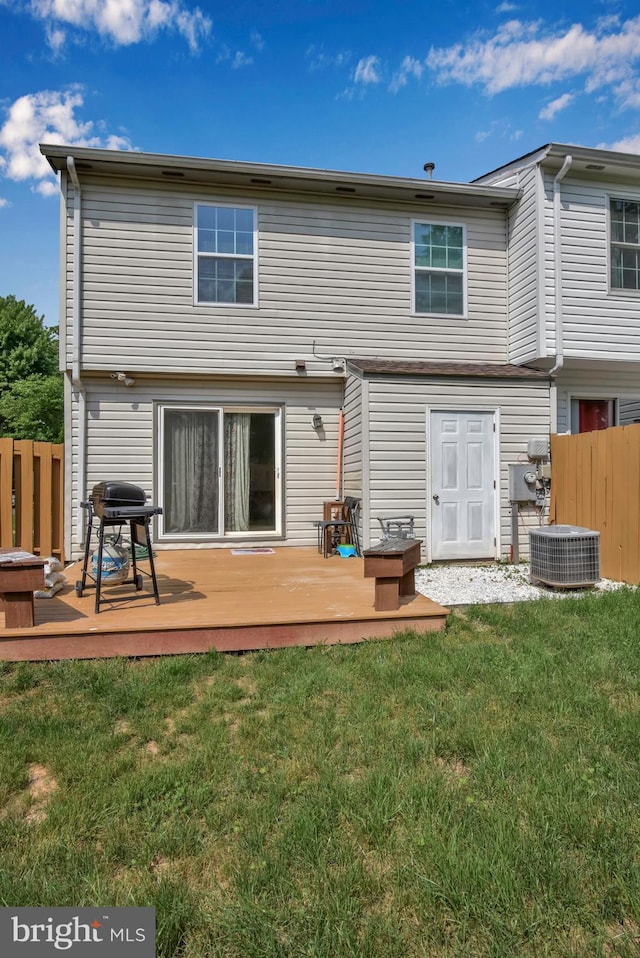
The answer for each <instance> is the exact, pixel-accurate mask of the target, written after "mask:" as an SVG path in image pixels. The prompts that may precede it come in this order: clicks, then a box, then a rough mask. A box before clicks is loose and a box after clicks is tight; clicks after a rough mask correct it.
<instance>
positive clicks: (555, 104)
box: [538, 93, 575, 120]
mask: <svg viewBox="0 0 640 958" xmlns="http://www.w3.org/2000/svg"><path fill="white" fill-rule="evenodd" d="M574 100H575V96H574V95H573V93H563V94H562V96H559V97H557V98H556V99H555V100H551V102H550V103H547V105H546V106H545V107H543V108H542V109H541V110H540V112H539V113H538V119H539V120H553V118H554V117H555V116H556V114H558V113H560V112H561V111H562V110H566V108H567V107H568V106H570V104H571V103H573V101H574Z"/></svg>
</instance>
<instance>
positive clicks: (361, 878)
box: [0, 590, 640, 958]
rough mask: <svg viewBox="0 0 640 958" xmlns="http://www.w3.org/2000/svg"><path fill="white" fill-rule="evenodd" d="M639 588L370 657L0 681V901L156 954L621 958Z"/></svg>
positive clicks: (634, 786)
mask: <svg viewBox="0 0 640 958" xmlns="http://www.w3.org/2000/svg"><path fill="white" fill-rule="evenodd" d="M639 693H640V595H638V594H636V593H634V592H632V591H630V590H624V591H622V592H619V593H616V594H606V595H600V596H589V597H586V598H585V599H578V600H572V599H568V600H565V601H553V600H551V601H550V600H542V601H540V602H536V603H532V602H527V603H522V604H520V605H518V606H513V607H496V606H486V607H476V608H473V609H471V610H469V611H467V612H466V613H464V614H459V615H454V616H453V617H452V619H451V624H450V627H449V629H448V631H447V632H446V633H440V634H427V635H425V636H418V635H413V634H405V635H402V636H400V637H398V638H397V639H395V640H393V641H391V642H371V643H365V644H363V645H359V646H345V647H330V648H314V649H310V650H304V649H286V650H280V651H274V652H269V653H267V652H259V653H251V654H247V655H235V656H234V655H227V656H220V655H217V654H210V655H203V656H183V657H175V658H162V659H155V660H147V661H145V660H143V661H125V660H108V661H99V662H61V663H50V664H46V663H43V664H15V665H14V664H0V902H1V903H2V904H4V905H49V906H53V905H76V906H79V905H90V904H93V905H100V906H105V905H112V906H113V905H155V907H156V910H157V925H158V954H159V955H160V956H163V958H169V956H174V955H176V956H178V955H179V956H183V958H205V956H221V958H298V956H312V958H316V956H318V958H343V956H354V958H412V956H424V958H440V956H470V958H484V956H487V958H489V956H491V958H498V956H504V958H528V956H531V958H533V956H535V958H541V956H554V958H555V956H569V955H571V956H579V958H583V956H601V955H602V956H609V955H613V956H638V954H640V694H639Z"/></svg>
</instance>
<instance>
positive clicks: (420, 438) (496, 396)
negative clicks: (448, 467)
mask: <svg viewBox="0 0 640 958" xmlns="http://www.w3.org/2000/svg"><path fill="white" fill-rule="evenodd" d="M369 396H370V402H369V418H370V436H371V439H370V447H371V455H370V470H371V471H370V487H369V488H370V511H371V520H370V525H369V529H368V532H369V537H370V538H371V539H373V540H375V539H377V537H378V534H379V527H378V523H377V521H376V518H375V517H376V516H377V515H393V514H396V515H401V514H407V513H409V514H412V515H414V516H415V517H416V535H417V537H418V538H420V539H423V540H425V542H426V541H427V539H428V537H429V536H430V529H429V520H428V511H427V505H428V504H427V498H426V496H427V475H428V469H429V462H428V453H427V413H428V409H429V408H432V409H460V410H478V411H480V410H486V411H494V410H499V416H498V430H499V439H500V448H499V458H500V475H499V476H498V477H496V479H498V481H499V495H500V542H501V554H502V555H503V556H507V555H508V554H509V546H510V538H511V531H510V517H511V512H510V505H509V501H508V500H509V476H508V473H509V470H508V464H509V463H512V462H518V461H522V458H523V456H525V455H526V449H527V440H528V439H529V438H530V437H532V436H548V435H549V389H548V384H547V383H546V382H545V381H542V382H538V383H533V382H528V383H521V382H515V383H514V382H510V383H505V382H501V381H495V380H493V381H487V380H473V381H464V382H461V381H460V380H455V379H451V380H449V379H440V378H438V379H433V380H431V381H428V380H425V379H423V380H418V379H415V380H413V379H409V378H408V377H407V378H406V379H405V378H403V379H402V380H398V381H395V380H390V379H385V380H382V379H380V380H372V381H371V382H370V383H369ZM539 518H540V517H539V515H538V514H537V513H536V512H535V510H534V509H529V510H525V512H524V513H523V520H522V523H521V535H520V538H521V542H520V545H521V549H522V550H523V553H524V552H526V549H527V547H528V542H527V541H526V539H527V537H526V534H525V532H524V531H523V530H524V526H525V525H526V523H527V522H534V523H538V522H539Z"/></svg>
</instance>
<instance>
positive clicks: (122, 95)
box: [0, 0, 640, 324]
mask: <svg viewBox="0 0 640 958" xmlns="http://www.w3.org/2000/svg"><path fill="white" fill-rule="evenodd" d="M0 51H1V53H2V58H1V62H2V63H3V71H2V78H1V80H0V264H1V265H0V295H3V296H4V295H8V294H9V293H13V294H15V295H16V296H18V298H19V299H25V300H26V301H27V302H29V303H33V304H34V305H35V307H36V309H37V311H38V312H39V313H43V314H44V315H45V319H46V322H47V323H48V324H55V323H57V322H58V262H59V260H58V224H59V212H58V199H57V185H56V182H55V178H54V177H53V175H52V173H51V171H50V170H49V169H48V166H47V165H46V163H45V162H44V161H43V160H42V158H41V157H40V154H39V151H38V143H39V142H42V141H46V142H56V143H76V144H82V145H88V146H99V147H112V148H115V149H138V150H144V151H147V152H153V153H175V154H186V155H191V156H208V157H217V158H222V159H240V160H249V161H256V162H267V163H282V164H291V165H294V166H315V167H322V168H330V169H341V170H352V171H358V172H369V173H382V174H390V175H398V176H422V175H423V172H422V167H423V164H424V163H425V162H426V161H427V160H431V161H433V162H434V163H435V164H436V170H435V174H434V175H435V177H436V178H437V179H443V180H462V181H467V180H470V179H473V178H474V177H476V176H480V175H481V174H482V173H485V172H488V171H489V170H491V169H494V168H495V167H496V166H500V165H501V164H502V163H506V162H508V161H509V160H510V159H513V158H514V157H516V156H519V155H521V154H523V153H526V152H528V151H529V150H532V149H535V148H536V147H537V146H540V145H542V144H544V143H547V142H549V141H557V142H562V143H576V144H581V145H583V146H597V147H606V148H612V149H623V150H627V151H629V152H638V153H640V15H639V11H638V5H637V4H633V3H628V2H618V0H586V2H582V3H577V2H568V0H557V2H553V3H552V2H548V0H542V2H538V3H535V4H530V3H518V2H516V0H507V2H494V3H491V2H479V3H465V2H464V0H460V2H452V0H440V2H439V3H434V2H433V0H430V2H428V0H420V2H418V0H395V2H393V3H389V2H382V0H377V2H366V0H342V2H338V0H318V2H314V0H278V2H276V3H270V2H266V0H265V2H262V3H258V2H254V0H232V2H220V3H212V2H201V3H199V4H197V3H196V2H192V0H0Z"/></svg>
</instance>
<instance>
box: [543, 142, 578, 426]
mask: <svg viewBox="0 0 640 958" xmlns="http://www.w3.org/2000/svg"><path fill="white" fill-rule="evenodd" d="M572 163H573V157H572V156H570V155H569V154H567V155H566V156H565V158H564V163H563V164H562V166H561V168H560V170H559V171H558V172H557V173H556V175H555V177H554V178H553V234H554V235H553V260H554V262H553V265H554V271H555V278H556V282H555V295H556V362H555V365H554V367H553V369H551V370H549V375H550V376H555V374H556V373H557V372H558V371H559V370H561V369H562V367H563V365H564V338H563V322H562V221H561V216H562V206H561V202H562V191H561V188H560V183H561V182H562V180H563V179H564V178H565V176H566V175H567V173H568V172H569V168H570V167H571V164H572ZM550 412H551V424H552V428H553V431H554V432H557V430H558V387H557V386H556V385H552V386H551V410H550Z"/></svg>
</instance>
